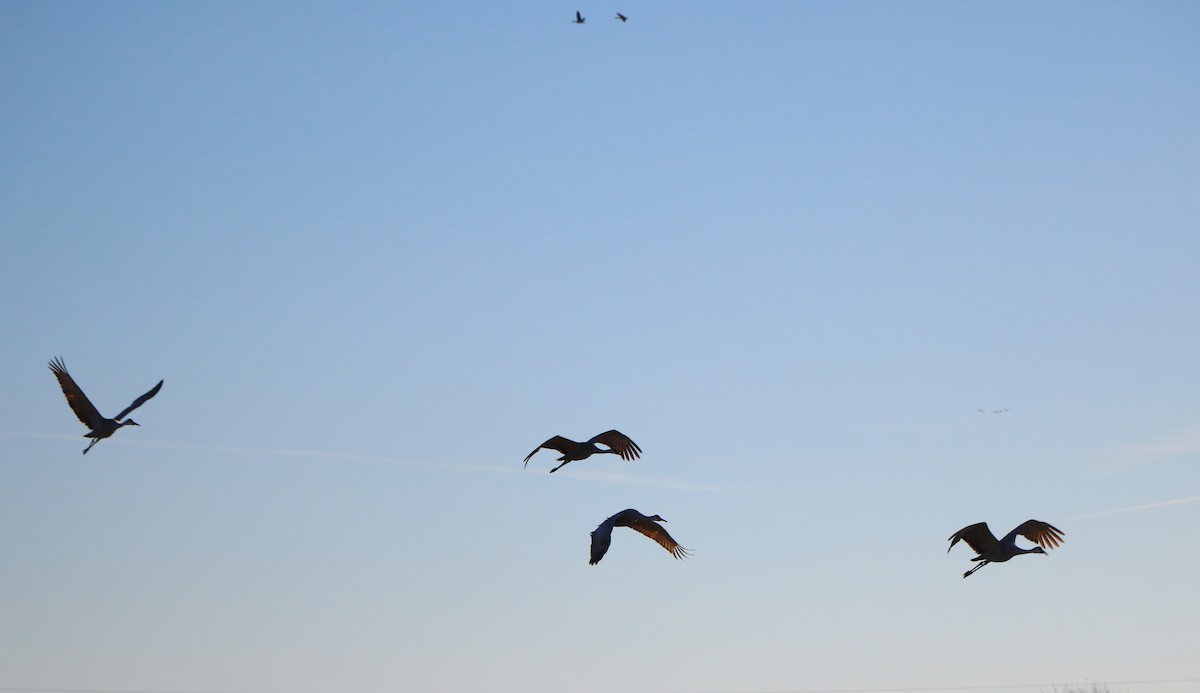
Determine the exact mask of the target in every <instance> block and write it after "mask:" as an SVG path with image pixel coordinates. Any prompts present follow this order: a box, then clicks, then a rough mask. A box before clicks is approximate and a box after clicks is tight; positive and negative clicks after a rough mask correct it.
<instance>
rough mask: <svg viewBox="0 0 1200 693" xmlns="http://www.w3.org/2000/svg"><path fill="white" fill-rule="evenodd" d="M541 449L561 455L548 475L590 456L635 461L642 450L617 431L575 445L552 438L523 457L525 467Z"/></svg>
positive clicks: (561, 438) (568, 441)
mask: <svg viewBox="0 0 1200 693" xmlns="http://www.w3.org/2000/svg"><path fill="white" fill-rule="evenodd" d="M596 443H600V444H601V445H605V446H607V447H608V449H604V448H598V447H596ZM542 448H546V449H547V450H558V451H559V452H561V453H562V454H563V455H562V457H560V458H558V461H559V462H562V464H560V465H558V467H555V468H554V469H551V470H550V473H551V474H553V473H554V472H556V471H558V469H559V468H561V467H562V466H564V465H566V464H567V463H568V462H578V461H579V460H586V459H587V458H589V457H591V456H592V455H620V456H621V459H623V460H631V461H632V460H636V459H637V458H638V456H639V455H640V454H641V452H642V449H641V448H639V447H638V446H637V443H635V442H633V441H632V440H630V439H629V436H627V435H625V434H624V433H621V432H620V431H618V430H617V429H615V428H614V429H613V430H611V431H605V432H604V433H601V434H599V435H596V436H593V437H592V438H591V439H589V440H588V441H587V442H586V443H576V442H575V441H573V440H571V439H570V438H563V437H562V436H554V437H553V438H551V439H550V440H547V441H546V442H544V443H542V444H541V445H539V446H537V447H536V448H534V449H533V452H531V453H529V454H528V455H526V456H525V466H526V467H528V466H529V458H530V457H533V455H534V453H536V452H537V451H538V450H541V449H542Z"/></svg>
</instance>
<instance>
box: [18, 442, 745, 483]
mask: <svg viewBox="0 0 1200 693" xmlns="http://www.w3.org/2000/svg"><path fill="white" fill-rule="evenodd" d="M79 437H81V436H65V435H56V434H47V433H6V432H0V438H49V439H54V440H76V439H77V438H79ZM113 444H115V445H121V446H129V447H142V448H160V449H162V448H165V449H169V450H190V451H194V452H208V453H217V454H238V453H241V454H251V455H263V456H271V457H285V458H286V457H291V458H305V459H325V460H340V461H345V462H354V463H359V464H398V465H406V466H413V467H427V468H431V469H441V470H444V471H452V470H459V471H473V472H485V473H488V474H532V473H534V472H533V471H530V470H525V469H523V468H522V467H520V466H512V467H508V466H503V465H498V464H460V463H455V462H435V461H432V460H414V459H405V458H402V457H391V456H388V455H367V454H362V453H353V452H341V451H334V450H297V449H286V448H259V447H247V446H224V445H204V444H200V445H193V444H189V443H161V442H156V441H152V440H119V441H113ZM558 476H561V477H564V478H569V479H575V480H578V481H584V482H591V483H601V484H623V485H628V486H649V487H653V488H661V489H668V490H674V491H693V492H697V493H713V492H720V491H723V490H724V489H723V488H722V487H720V486H716V485H712V484H700V483H693V482H686V481H681V480H678V479H670V478H663V477H642V476H637V477H635V476H631V475H629V474H626V473H624V472H603V471H589V470H582V469H581V470H574V469H572V470H564V471H562V472H559V474H558Z"/></svg>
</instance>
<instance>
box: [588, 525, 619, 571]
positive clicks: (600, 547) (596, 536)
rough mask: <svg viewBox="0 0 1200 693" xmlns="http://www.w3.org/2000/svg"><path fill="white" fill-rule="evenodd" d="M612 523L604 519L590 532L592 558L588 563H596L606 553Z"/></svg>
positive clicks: (610, 540)
mask: <svg viewBox="0 0 1200 693" xmlns="http://www.w3.org/2000/svg"><path fill="white" fill-rule="evenodd" d="M612 530H613V526H612V523H611V522H609V521H608V520H605V521H604V522H602V523H601V524H600V526H599V527H597V528H596V530H595V531H594V532H592V560H590V561H588V565H596V564H597V563H599V562H600V559H601V558H604V554H606V553H608V546H609V544H611V543H612Z"/></svg>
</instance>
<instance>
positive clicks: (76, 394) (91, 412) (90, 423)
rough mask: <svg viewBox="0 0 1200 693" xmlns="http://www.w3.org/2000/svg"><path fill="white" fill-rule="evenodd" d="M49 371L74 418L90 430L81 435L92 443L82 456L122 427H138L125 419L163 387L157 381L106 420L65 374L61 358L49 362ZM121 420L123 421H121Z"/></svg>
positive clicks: (65, 369) (65, 368)
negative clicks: (131, 402)
mask: <svg viewBox="0 0 1200 693" xmlns="http://www.w3.org/2000/svg"><path fill="white" fill-rule="evenodd" d="M50 370H51V371H53V372H54V376H55V377H56V378H58V384H59V385H60V386H62V391H63V394H64V395H66V396H67V404H69V405H70V406H71V411H73V412H75V416H78V417H79V420H80V421H82V422H83V425H84V426H87V427H88V428H89V429H90V430H89V431H88V432H87V433H85V434H84V435H83V437H85V438H91V439H92V442H91V443H89V444H88V446H87V447H86V448H84V450H83V454H85V455H86V454H87V451H88V450H91V449H92V446H93V445H95V444H96V443H99V442H100V440H101V439H102V438H107V437H109V436H111V435H112V434H113V433H116V431H117V429H118V428H120V427H122V426H138V425H140V424H138V422H136V421H134V420H133V419H125V417H126V416H127V415H128V414H129V413H130V412H132V411H133V410H134V409H137V408H138V407H140V406H142V405H143V404H145V403H146V400H148V399H150V398H151V397H153V396H154V395H157V394H158V391H159V390H160V389H162V386H163V381H161V380H160V381H158V384H157V385H155V386H154V387H153V388H151V389H150V391H149V392H147V393H146V394H144V395H142V396H141V397H138V398H137V399H135V400H133V404H131V405H129V406H128V407H125V410H124V411H122V412H121V413H120V414H117V415H116V416H114V417H113V418H111V419H106V418H104V417H103V416H101V415H100V412H99V411H97V410H96V407H95V406H93V405H92V403H91V402H90V401H88V398H87V395H85V394H83V390H81V389H79V386H78V385H76V384H75V379H74V378H72V377H71V374H70V373H68V372H67V367H66V366H65V365H63V361H62V358H61V357H59V358H56V359H54V360H53V361H51V362H50ZM121 419H125V420H124V421H122V420H121Z"/></svg>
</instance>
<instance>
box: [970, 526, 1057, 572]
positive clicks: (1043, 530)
mask: <svg viewBox="0 0 1200 693" xmlns="http://www.w3.org/2000/svg"><path fill="white" fill-rule="evenodd" d="M1018 535H1020V536H1022V537H1025V538H1026V539H1028V540H1029V541H1032V542H1033V543H1035V544H1037V546H1035V547H1033V548H1032V549H1023V548H1021V547H1019V546H1017V536H1018ZM959 539H962V540H963V541H965V542H967V545H968V546H970V547H971V548H972V549H975V553H977V554H979V555H978V556H976V557H975V558H972V559H971V560H972V561H979V562H980V563H979V565H977V566H975V567H974V568H971V569H970V570H968V571H967V572H965V573H963V577H968V576H970V575H971V573H973V572H975V571H976V570H979V569H980V568H982V567H983V566H985V565H987V564H988V563H1003V562H1004V561H1007V560H1008V559H1010V558H1012V557H1013V556H1020V555H1021V554H1023V553H1042V554H1044V553H1046V549H1053V548H1055V547H1057V546H1058V545H1059V544H1060V543H1062V541H1063V532H1062V530H1060V529H1059V528H1057V527H1055V526H1053V525H1051V524H1048V523H1045V522H1042V521H1041V520H1026V521H1024V522H1022V523H1021V524H1020V525H1018V526H1017V528H1016V529H1014V530H1013V531H1011V532H1009V533H1008V534H1005V535H1004V538H1003V539H1001V540H999V541H997V540H996V537H995V535H993V534H992V530H990V529H988V526H987V523H986V522H977V523H975V524H973V525H969V526H967V527H963V528H962V529H960V530H958V531H957V532H955V533H954V535H953V536H951V537H950V548H949V549H946V553H950V549H952V548H954V545H955V544H957V543H958V540H959Z"/></svg>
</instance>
